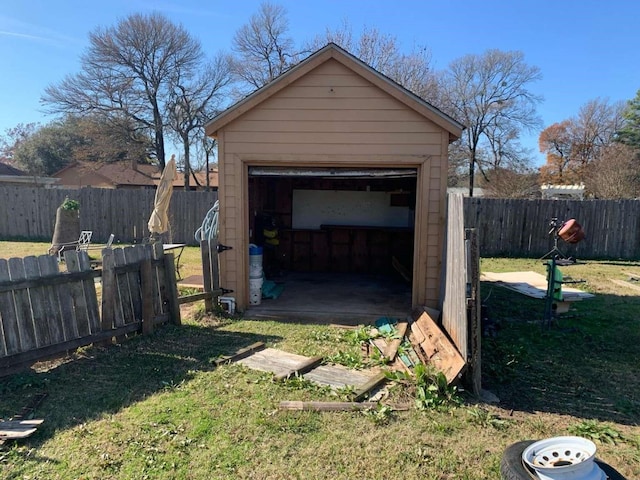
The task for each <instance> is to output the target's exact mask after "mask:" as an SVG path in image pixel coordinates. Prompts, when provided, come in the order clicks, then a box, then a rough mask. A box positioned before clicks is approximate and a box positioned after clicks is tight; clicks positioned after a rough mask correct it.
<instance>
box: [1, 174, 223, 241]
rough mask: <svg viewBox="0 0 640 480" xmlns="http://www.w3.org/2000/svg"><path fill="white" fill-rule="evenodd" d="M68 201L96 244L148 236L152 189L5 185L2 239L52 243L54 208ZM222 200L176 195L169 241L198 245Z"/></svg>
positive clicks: (204, 195)
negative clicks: (197, 236) (76, 207)
mask: <svg viewBox="0 0 640 480" xmlns="http://www.w3.org/2000/svg"><path fill="white" fill-rule="evenodd" d="M67 196H68V197H69V198H71V199H74V200H78V201H79V202H80V228H81V229H82V230H91V231H93V241H95V242H106V241H107V238H109V235H110V234H112V233H113V234H114V235H115V238H116V242H126V243H134V242H135V243H140V242H141V241H142V240H143V239H144V238H145V237H148V236H149V230H148V228H147V222H148V221H149V216H150V215H151V211H152V210H153V202H154V197H155V190H153V189H135V190H133V189H131V190H128V189H118V190H113V189H106V188H82V189H79V190H78V189H76V190H74V189H57V188H35V187H19V186H3V187H2V188H1V189H0V238H29V239H50V238H52V236H53V229H54V226H55V219H56V208H57V207H58V206H59V205H60V204H61V203H62V202H63V201H64V199H65V197H67ZM217 198H218V193H217V192H203V191H184V190H174V191H173V194H172V196H171V202H170V204H169V223H170V233H171V239H172V241H173V242H175V243H188V244H192V245H197V242H196V241H195V239H194V233H195V231H196V229H197V228H198V227H200V225H201V224H202V220H203V219H204V216H205V215H206V213H207V211H208V210H209V209H210V208H211V206H212V205H213V204H214V203H215V201H216V199H217Z"/></svg>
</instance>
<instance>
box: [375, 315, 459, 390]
mask: <svg viewBox="0 0 640 480" xmlns="http://www.w3.org/2000/svg"><path fill="white" fill-rule="evenodd" d="M438 316H439V312H437V311H436V310H432V309H424V310H418V311H415V312H414V313H413V315H412V317H411V318H408V319H407V320H405V321H396V320H395V319H391V318H387V317H383V318H380V319H378V320H377V321H376V325H375V328H376V330H377V333H378V334H379V335H378V336H376V337H375V338H372V339H371V340H370V345H371V346H372V347H373V348H375V349H377V350H378V351H379V352H380V354H382V355H383V356H384V357H385V358H386V360H387V361H388V362H389V363H390V365H391V366H392V368H394V369H395V370H402V371H406V372H408V373H412V371H413V367H415V365H417V364H418V363H422V364H425V365H431V366H433V367H434V368H435V369H436V370H437V371H440V372H442V373H443V374H444V376H445V377H446V379H447V382H448V383H449V384H451V383H453V382H454V381H456V379H457V378H458V376H459V375H460V374H461V373H462V371H463V370H464V368H465V366H466V362H465V360H464V359H463V358H462V355H460V352H458V350H457V348H456V347H455V345H454V344H453V342H451V340H449V338H448V337H447V335H446V334H445V333H444V332H443V331H442V329H441V328H440V327H439V326H438V324H437V323H436V321H435V319H437V318H438ZM365 348H366V349H367V350H369V348H370V347H369V345H368V344H367V345H365ZM369 353H370V351H369Z"/></svg>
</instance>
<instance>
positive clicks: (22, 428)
mask: <svg viewBox="0 0 640 480" xmlns="http://www.w3.org/2000/svg"><path fill="white" fill-rule="evenodd" d="M42 422H44V420H42V419H34V420H6V421H0V440H18V439H21V438H27V437H29V436H31V435H33V434H34V433H35V431H36V430H37V429H38V425H40V424H42Z"/></svg>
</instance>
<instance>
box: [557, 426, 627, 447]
mask: <svg viewBox="0 0 640 480" xmlns="http://www.w3.org/2000/svg"><path fill="white" fill-rule="evenodd" d="M568 430H569V433H571V434H572V435H576V436H578V437H584V438H587V439H589V440H592V441H594V442H598V443H602V444H605V443H606V444H608V445H616V444H617V443H618V442H620V441H622V440H624V438H623V437H622V434H621V433H620V432H619V431H618V430H616V429H615V428H613V427H612V426H611V425H608V424H606V423H600V422H598V421H597V420H584V421H582V422H580V423H578V424H575V425H571V426H570V427H569V428H568Z"/></svg>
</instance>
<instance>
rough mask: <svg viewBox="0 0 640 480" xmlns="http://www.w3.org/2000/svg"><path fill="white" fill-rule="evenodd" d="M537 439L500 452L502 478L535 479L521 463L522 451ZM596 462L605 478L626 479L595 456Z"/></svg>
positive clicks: (514, 479) (518, 443) (534, 475)
mask: <svg viewBox="0 0 640 480" xmlns="http://www.w3.org/2000/svg"><path fill="white" fill-rule="evenodd" d="M536 441H537V440H524V441H522V442H516V443H513V444H511V445H509V446H508V447H507V448H506V449H505V451H504V453H503V454H502V460H501V461H500V474H501V475H502V480H532V479H533V480H536V479H537V478H538V476H537V475H536V474H535V473H534V472H532V471H530V470H529V469H528V468H527V467H525V466H524V464H523V463H522V452H524V449H525V448H527V447H528V446H529V445H531V444H532V443H535V442H536ZM596 463H597V464H598V467H600V470H602V471H603V472H604V473H605V474H606V475H607V480H626V478H625V477H624V476H622V474H621V473H620V472H618V471H617V470H616V469H615V468H613V467H612V466H611V465H609V464H607V463H605V462H603V461H602V460H600V459H598V458H596Z"/></svg>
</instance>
